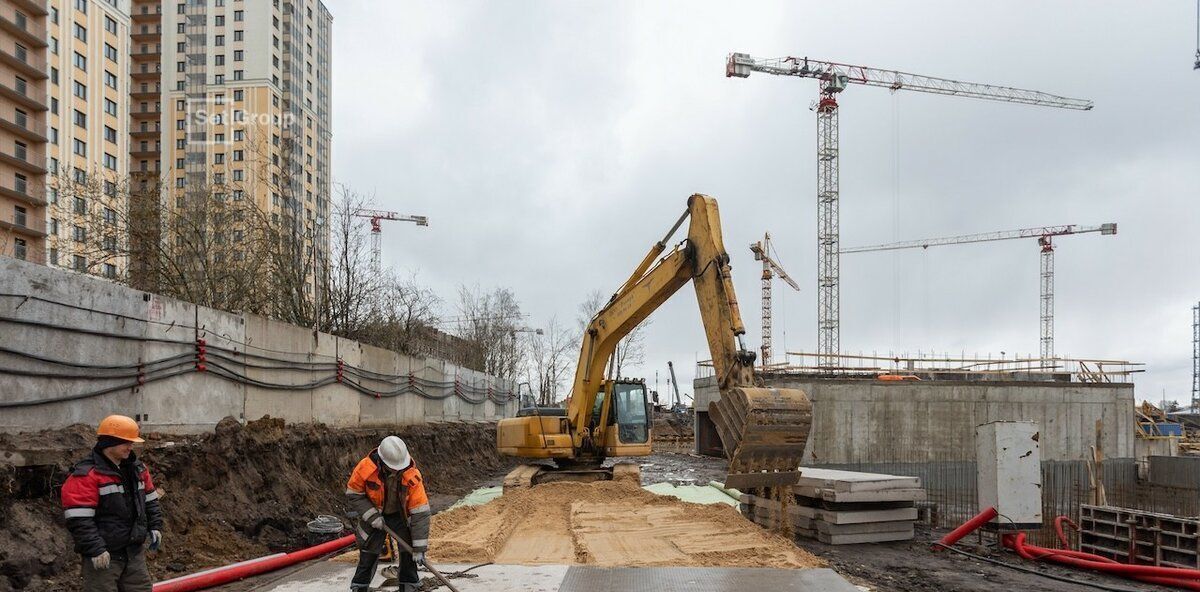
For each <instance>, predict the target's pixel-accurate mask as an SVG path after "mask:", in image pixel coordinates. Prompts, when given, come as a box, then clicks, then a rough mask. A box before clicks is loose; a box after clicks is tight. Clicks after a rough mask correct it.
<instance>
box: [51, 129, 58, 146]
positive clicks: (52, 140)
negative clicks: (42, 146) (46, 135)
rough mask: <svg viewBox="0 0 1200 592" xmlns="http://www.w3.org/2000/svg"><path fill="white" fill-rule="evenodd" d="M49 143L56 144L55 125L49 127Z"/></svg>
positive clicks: (56, 131)
mask: <svg viewBox="0 0 1200 592" xmlns="http://www.w3.org/2000/svg"><path fill="white" fill-rule="evenodd" d="M50 143H51V144H58V128H56V127H51V128H50Z"/></svg>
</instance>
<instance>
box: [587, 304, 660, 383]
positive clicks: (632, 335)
mask: <svg viewBox="0 0 1200 592" xmlns="http://www.w3.org/2000/svg"><path fill="white" fill-rule="evenodd" d="M610 301H611V298H605V297H604V293H603V292H601V291H600V290H592V291H591V292H589V293H588V295H587V298H585V299H584V301H583V302H581V303H579V307H578V308H577V311H578V316H577V317H576V322H577V324H578V325H579V336H580V338H582V336H583V333H584V332H585V331H587V327H588V325H589V324H591V322H592V319H593V318H595V317H596V315H597V314H599V313H600V311H601V310H602V309H603V308H604V307H605V306H607V305H608V303H609V302H610ZM650 323H651V319H646V320H644V321H642V322H641V323H640V324H638V326H636V327H634V328H633V330H632V331H630V332H629V334H628V335H626V336H625V337H623V338H622V339H621V340H620V341H618V342H617V347H616V349H614V350H613V354H612V357H610V358H609V360H608V376H609V378H620V377H621V376H623V374H621V372H622V371H624V370H629V369H633V368H639V367H641V366H642V364H645V363H646V333H645V329H646V327H648V326H649V325H650Z"/></svg>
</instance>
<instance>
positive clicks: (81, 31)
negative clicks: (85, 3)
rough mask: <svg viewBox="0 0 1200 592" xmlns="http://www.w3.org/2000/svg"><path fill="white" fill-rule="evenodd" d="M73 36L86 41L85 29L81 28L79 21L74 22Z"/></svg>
mask: <svg viewBox="0 0 1200 592" xmlns="http://www.w3.org/2000/svg"><path fill="white" fill-rule="evenodd" d="M75 38H76V39H78V40H80V41H83V42H84V43H87V29H85V28H83V25H81V24H79V23H75Z"/></svg>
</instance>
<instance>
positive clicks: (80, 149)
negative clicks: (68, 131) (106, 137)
mask: <svg viewBox="0 0 1200 592" xmlns="http://www.w3.org/2000/svg"><path fill="white" fill-rule="evenodd" d="M73 151H74V152H75V154H76V155H77V156H87V143H86V142H84V141H83V140H78V139H77V140H75V147H74V148H73Z"/></svg>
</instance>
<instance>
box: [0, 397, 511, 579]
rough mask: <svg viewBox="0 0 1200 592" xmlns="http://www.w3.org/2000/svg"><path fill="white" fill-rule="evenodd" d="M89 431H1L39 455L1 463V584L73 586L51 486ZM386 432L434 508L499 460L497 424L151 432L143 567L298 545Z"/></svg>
mask: <svg viewBox="0 0 1200 592" xmlns="http://www.w3.org/2000/svg"><path fill="white" fill-rule="evenodd" d="M93 430H94V428H90V427H87V426H72V427H70V428H65V429H62V430H53V431H45V432H38V433H32V434H21V435H15V436H14V435H4V436H0V451H3V450H20V451H22V452H26V451H28V452H29V453H30V454H26V456H27V457H30V456H31V455H35V456H36V458H37V459H38V460H37V462H38V463H39V464H38V465H36V466H33V467H14V466H12V465H7V464H3V462H0V592H8V591H9V590H22V591H31V592H38V591H43V590H56V591H58V590H75V589H77V587H78V585H77V582H76V577H77V573H78V556H76V555H74V554H73V553H72V551H71V539H70V535H69V533H68V532H67V529H66V526H65V524H64V522H63V519H62V508H61V507H60V506H59V503H58V488H60V487H61V486H62V482H63V481H64V480H65V479H66V476H67V471H68V469H69V467H70V465H71V463H72V462H74V461H75V460H78V459H79V458H81V457H82V456H83V455H84V454H86V453H87V451H88V449H89V448H90V447H91V445H92V443H93V442H94V435H93V434H94V431H93ZM391 433H395V434H397V435H399V436H401V437H402V438H404V440H405V441H406V442H407V443H408V446H409V449H410V450H411V451H412V453H413V457H414V458H415V459H416V461H417V463H418V465H419V466H420V467H421V471H422V473H423V474H424V476H425V481H426V487H427V489H428V490H429V492H430V497H431V502H432V503H433V505H434V506H435V507H445V506H446V505H448V504H449V503H451V502H452V501H453V500H454V499H456V498H457V497H458V496H461V495H462V494H465V493H466V492H468V491H470V490H471V489H473V488H474V487H476V486H477V485H478V484H479V483H480V482H481V481H483V480H485V479H487V478H488V477H491V476H493V475H495V474H497V473H502V472H503V471H504V469H505V467H506V466H507V465H508V461H505V460H502V459H501V457H499V456H498V455H497V453H496V449H495V424H467V423H446V424H428V425H412V426H401V427H396V428H393V429H353V430H348V429H335V428H331V427H328V426H325V425H322V424H302V425H284V422H283V421H282V420H280V419H272V418H264V419H262V420H258V421H253V422H250V423H248V424H246V425H245V426H243V425H241V424H240V423H238V422H237V421H236V420H234V419H232V418H226V420H224V421H222V422H221V423H220V424H219V425H218V426H217V429H216V430H214V432H213V433H210V434H206V435H203V436H186V437H185V436H179V437H174V436H169V435H165V434H149V435H148V436H147V443H146V444H145V445H143V446H142V447H141V448H140V449H137V450H138V454H139V456H140V457H141V458H142V459H143V460H144V461H145V462H146V464H147V465H148V466H149V467H150V471H151V474H152V475H153V476H154V480H155V482H156V484H157V486H158V487H159V488H160V489H161V490H162V492H163V495H164V497H163V500H162V504H163V512H164V514H165V517H166V528H165V533H164V550H163V552H162V553H160V554H159V555H158V556H157V557H155V558H154V559H153V560H152V561H151V562H150V566H151V572H152V574H153V575H154V576H155V578H156V579H166V578H170V577H175V576H177V575H181V574H182V573H188V572H192V571H196V570H199V569H203V568H207V567H212V566H216V565H223V564H227V563H231V562H234V561H240V560H243V559H249V558H252V557H257V556H260V555H265V554H268V553H271V552H275V551H287V550H292V549H295V548H299V547H302V546H305V545H306V541H305V535H306V530H307V529H306V523H307V522H308V521H309V520H311V519H313V518H314V517H315V516H317V515H318V514H333V515H338V516H342V515H344V510H345V502H344V495H343V492H344V491H345V483H346V478H347V477H348V476H349V474H350V470H351V469H352V468H353V467H354V465H355V463H357V462H358V461H359V459H361V458H362V456H363V455H364V454H366V453H367V452H369V451H370V450H371V449H372V448H373V447H375V446H376V445H378V443H379V440H380V439H382V438H383V437H384V436H386V435H388V434H391ZM2 458H3V457H2V456H0V461H2Z"/></svg>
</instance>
